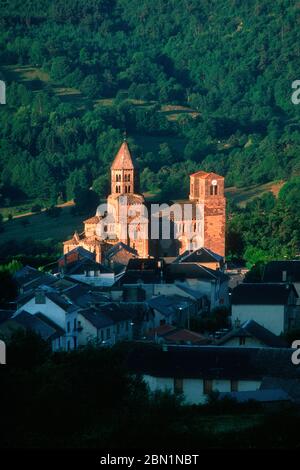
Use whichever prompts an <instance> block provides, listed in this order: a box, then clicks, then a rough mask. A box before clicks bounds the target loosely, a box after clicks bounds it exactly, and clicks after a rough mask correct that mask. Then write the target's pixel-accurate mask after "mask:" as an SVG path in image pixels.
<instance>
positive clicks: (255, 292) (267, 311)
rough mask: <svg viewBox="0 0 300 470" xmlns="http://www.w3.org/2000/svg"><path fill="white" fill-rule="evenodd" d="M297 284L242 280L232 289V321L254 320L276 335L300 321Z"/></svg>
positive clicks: (235, 322)
mask: <svg viewBox="0 0 300 470" xmlns="http://www.w3.org/2000/svg"><path fill="white" fill-rule="evenodd" d="M297 299H298V294H297V291H296V289H295V287H294V286H293V284H285V283H278V284H277V283H242V284H239V285H238V286H237V287H236V288H235V289H233V291H232V317H231V318H232V325H233V326H235V325H237V324H239V325H240V324H242V323H244V322H246V321H248V320H254V321H256V322H257V323H259V324H260V325H261V326H263V327H264V328H266V329H267V330H269V331H271V332H272V333H273V334H275V335H280V334H281V333H284V332H286V331H287V330H289V329H290V328H293V327H295V325H296V324H297V309H296V304H297Z"/></svg>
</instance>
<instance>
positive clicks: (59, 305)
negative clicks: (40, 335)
mask: <svg viewBox="0 0 300 470" xmlns="http://www.w3.org/2000/svg"><path fill="white" fill-rule="evenodd" d="M74 309H76V306H75V305H73V304H72V303H71V302H68V301H67V300H66V299H64V298H63V296H62V295H60V294H58V293H57V292H55V291H54V290H53V289H49V288H47V287H45V286H43V287H40V288H38V289H36V290H35V291H34V292H30V293H28V294H24V295H23V296H21V297H19V298H18V308H17V310H16V312H15V314H14V315H13V318H14V317H16V316H17V315H19V314H20V313H21V312H22V311H23V310H25V311H26V312H28V313H30V314H31V315H36V314H38V313H42V314H43V315H44V316H45V317H46V318H48V319H49V320H51V321H52V322H54V323H55V324H56V325H58V326H59V327H60V328H63V329H65V325H66V313H67V312H69V311H71V310H74Z"/></svg>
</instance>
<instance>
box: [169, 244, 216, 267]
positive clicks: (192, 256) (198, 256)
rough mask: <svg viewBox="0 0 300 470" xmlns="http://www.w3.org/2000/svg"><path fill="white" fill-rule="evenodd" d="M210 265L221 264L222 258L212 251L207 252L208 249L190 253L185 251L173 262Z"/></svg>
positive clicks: (203, 248) (199, 249)
mask: <svg viewBox="0 0 300 470" xmlns="http://www.w3.org/2000/svg"><path fill="white" fill-rule="evenodd" d="M181 262H185V263H200V264H201V263H211V262H218V263H222V262H223V258H222V256H220V255H218V254H217V253H214V252H213V251H211V250H209V249H208V248H205V247H202V248H198V250H195V251H190V250H186V251H185V252H184V253H182V254H181V255H179V256H177V258H176V259H175V260H174V263H181Z"/></svg>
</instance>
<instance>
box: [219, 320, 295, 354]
mask: <svg viewBox="0 0 300 470" xmlns="http://www.w3.org/2000/svg"><path fill="white" fill-rule="evenodd" d="M240 337H250V338H251V337H252V338H256V339H258V340H259V341H261V342H262V343H263V344H264V345H265V346H269V347H273V348H286V347H288V344H287V343H286V342H285V341H284V340H283V339H282V338H280V337H279V336H276V335H274V333H272V332H271V331H269V330H267V329H266V328H264V327H263V326H261V325H260V324H259V323H257V322H256V321H254V320H248V321H246V322H245V323H243V324H242V325H241V326H240V328H235V329H233V330H231V331H229V333H228V334H226V335H225V336H223V337H222V338H221V339H220V340H219V341H218V343H217V344H220V345H222V344H226V343H227V341H229V340H231V339H233V338H240Z"/></svg>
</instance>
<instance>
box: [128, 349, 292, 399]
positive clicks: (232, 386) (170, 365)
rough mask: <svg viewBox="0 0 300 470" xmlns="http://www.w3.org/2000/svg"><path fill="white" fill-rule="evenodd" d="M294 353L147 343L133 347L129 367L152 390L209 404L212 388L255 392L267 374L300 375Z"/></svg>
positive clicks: (276, 350) (214, 390) (222, 391)
mask: <svg viewBox="0 0 300 470" xmlns="http://www.w3.org/2000/svg"><path fill="white" fill-rule="evenodd" d="M290 356H291V350H290V349H280V348H279V349H272V348H245V349H240V348H229V347H227V348H223V347H221V346H167V347H166V345H164V346H163V347H159V346H151V347H150V346H149V345H147V347H145V345H144V347H142V346H139V347H137V348H136V350H134V351H132V353H131V356H130V358H129V368H130V370H131V372H132V373H134V374H137V375H140V376H142V377H143V379H144V381H145V382H146V384H147V385H148V387H149V389H150V391H151V392H155V391H158V390H159V391H169V392H170V393H176V394H177V393H178V394H180V395H181V396H182V397H183V399H184V402H185V403H187V404H205V403H206V402H207V400H208V398H209V396H210V395H211V393H212V392H220V393H226V392H227V393H231V392H252V391H256V390H259V389H260V387H261V384H262V381H263V379H264V378H265V377H281V376H287V375H288V376H290V377H294V376H297V377H299V367H298V368H293V367H292V364H291V361H290ZM283 364H284V366H283Z"/></svg>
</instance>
